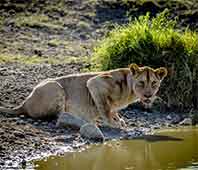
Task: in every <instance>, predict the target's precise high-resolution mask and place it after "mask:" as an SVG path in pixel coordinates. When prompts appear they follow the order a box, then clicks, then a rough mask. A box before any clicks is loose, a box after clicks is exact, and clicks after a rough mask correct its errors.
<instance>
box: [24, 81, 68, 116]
mask: <svg viewBox="0 0 198 170" xmlns="http://www.w3.org/2000/svg"><path fill="white" fill-rule="evenodd" d="M24 108H25V110H26V112H27V114H28V115H29V116H31V117H33V118H43V117H51V116H57V115H58V114H59V113H61V112H64V111H65V92H64V90H63V88H62V86H61V85H60V84H59V83H57V82H56V81H52V80H46V81H43V82H41V83H40V84H38V85H37V86H36V87H35V88H34V90H33V91H32V93H31V94H30V95H29V96H28V98H27V99H26V101H25V102H24Z"/></svg>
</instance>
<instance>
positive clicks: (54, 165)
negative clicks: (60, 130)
mask: <svg viewBox="0 0 198 170" xmlns="http://www.w3.org/2000/svg"><path fill="white" fill-rule="evenodd" d="M34 165H35V167H34V168H35V170H175V169H177V170H198V128H180V129H169V130H163V131H160V132H157V133H155V134H154V135H148V136H145V137H143V138H140V139H134V140H123V141H110V142H106V143H105V144H100V145H91V146H88V148H86V149H84V150H81V151H77V152H71V153H65V155H64V156H53V157H49V158H47V159H45V160H39V161H35V162H34Z"/></svg>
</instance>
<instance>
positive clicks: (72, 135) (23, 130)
mask: <svg viewBox="0 0 198 170" xmlns="http://www.w3.org/2000/svg"><path fill="white" fill-rule="evenodd" d="M82 67H83V64H63V65H61V64H59V65H47V64H44V65H41V64H40V65H21V64H14V63H13V64H1V65H0V68H1V69H0V81H1V84H0V89H1V90H0V96H1V98H0V105H1V106H9V107H12V106H16V105H18V104H19V103H20V102H22V101H23V100H24V99H25V97H26V96H27V95H28V94H29V92H30V91H31V90H32V88H33V87H34V86H35V85H36V84H37V83H38V82H39V81H41V80H43V79H45V78H48V77H51V78H53V77H57V76H62V75H67V74H70V73H77V72H79V71H80V69H81V68H82ZM120 113H121V115H122V116H123V118H124V119H125V121H126V123H127V128H126V129H125V130H120V129H112V128H105V127H102V128H101V130H102V132H103V133H104V136H105V139H106V140H110V139H132V138H134V137H137V136H141V135H144V134H145V133H149V134H150V133H152V131H153V130H154V129H158V128H162V127H174V126H177V125H178V123H179V122H181V121H182V120H183V119H184V118H185V117H187V115H185V114H175V113H166V114H165V113H159V112H146V111H142V110H138V109H137V108H136V109H135V108H134V107H133V106H130V107H129V108H127V109H125V110H122V111H121V112H120ZM55 125H56V120H47V121H44V120H33V119H31V118H29V117H25V116H20V117H13V116H9V115H5V114H0V168H7V169H9V168H10V169H12V168H13V167H21V166H24V167H25V165H26V162H27V161H28V160H30V159H32V158H35V157H44V156H46V155H51V154H57V153H63V152H64V151H65V150H72V149H75V148H79V147H80V146H82V145H84V144H89V143H90V142H94V141H88V140H86V139H83V138H81V137H80V134H79V133H78V131H77V130H74V129H71V128H66V129H65V128H57V127H56V126H55Z"/></svg>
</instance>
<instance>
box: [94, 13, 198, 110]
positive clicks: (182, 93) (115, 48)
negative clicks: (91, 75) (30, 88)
mask: <svg viewBox="0 0 198 170" xmlns="http://www.w3.org/2000/svg"><path fill="white" fill-rule="evenodd" d="M175 25H176V21H174V20H169V19H168V12H167V10H166V11H164V12H163V13H161V14H159V15H158V16H157V17H156V18H151V17H150V16H149V14H147V15H146V16H141V17H139V18H138V19H136V20H135V21H134V22H131V23H129V24H128V25H126V26H118V27H117V28H116V29H114V30H113V31H111V32H110V33H109V35H108V37H106V38H104V39H103V40H102V41H101V42H99V44H98V46H97V47H96V49H95V52H94V55H93V56H94V57H93V63H94V64H93V69H97V70H109V69H114V68H119V67H127V66H128V65H129V64H130V63H137V64H140V65H149V66H152V67H160V66H165V67H167V68H168V70H169V76H168V78H167V79H166V80H165V82H164V85H166V86H164V87H162V92H161V95H162V96H164V98H166V100H167V101H168V104H169V105H177V106H179V107H182V108H188V107H192V106H193V105H195V103H194V100H193V98H194V97H195V98H196V97H197V96H193V95H194V94H195V92H194V91H196V88H197V86H198V78H197V74H198V34H197V33H196V32H192V31H190V30H189V29H186V30H185V31H184V32H182V31H181V30H176V29H175ZM193 93H194V94H193ZM196 104H197V103H196Z"/></svg>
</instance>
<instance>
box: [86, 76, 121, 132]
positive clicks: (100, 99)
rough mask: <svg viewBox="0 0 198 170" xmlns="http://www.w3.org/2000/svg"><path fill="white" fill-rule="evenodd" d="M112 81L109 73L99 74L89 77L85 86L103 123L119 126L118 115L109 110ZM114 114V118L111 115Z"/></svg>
mask: <svg viewBox="0 0 198 170" xmlns="http://www.w3.org/2000/svg"><path fill="white" fill-rule="evenodd" d="M113 85H114V82H113V80H112V78H111V76H109V75H100V76H96V77H93V78H91V79H90V80H88V82H87V87H88V89H89V92H90V94H91V97H92V99H93V101H94V103H95V105H96V107H97V110H98V112H99V113H100V116H101V117H102V120H103V123H104V124H105V125H108V126H111V127H117V128H120V127H121V121H120V118H119V116H118V115H117V116H115V114H112V113H113V112H111V104H110V102H109V96H110V95H111V93H112V89H113V88H114V87H113ZM114 116H115V118H116V119H114V118H113V117H114Z"/></svg>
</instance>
